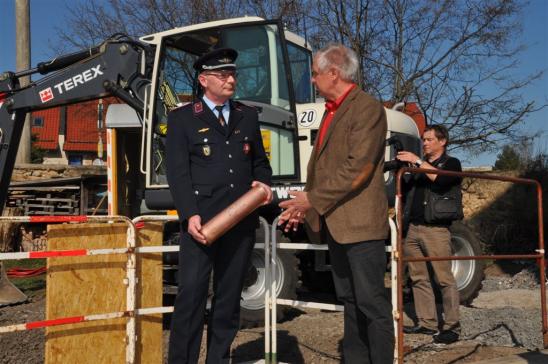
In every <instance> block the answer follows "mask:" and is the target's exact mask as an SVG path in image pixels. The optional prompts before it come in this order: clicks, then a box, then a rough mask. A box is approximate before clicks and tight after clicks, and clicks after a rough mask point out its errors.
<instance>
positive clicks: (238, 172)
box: [166, 100, 272, 229]
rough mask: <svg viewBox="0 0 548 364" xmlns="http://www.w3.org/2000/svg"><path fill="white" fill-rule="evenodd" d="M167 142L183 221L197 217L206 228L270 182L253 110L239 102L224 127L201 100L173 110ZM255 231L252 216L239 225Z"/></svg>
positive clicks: (175, 197)
mask: <svg viewBox="0 0 548 364" xmlns="http://www.w3.org/2000/svg"><path fill="white" fill-rule="evenodd" d="M166 143H167V146H166V158H167V179H168V183H169V187H170V191H171V195H172V196H173V201H174V203H175V207H176V208H177V212H178V214H179V218H180V220H181V222H185V221H186V220H187V219H188V218H189V217H190V216H192V215H200V216H201V218H202V224H204V223H206V222H207V221H208V220H209V219H211V218H212V217H213V216H215V215H216V214H217V213H219V212H220V211H221V210H223V209H224V208H225V207H227V206H228V205H230V204H231V203H232V202H234V201H235V200H236V199H238V198H239V197H240V196H242V195H243V194H244V193H246V192H247V191H248V190H249V189H250V188H251V182H252V181H254V180H257V181H260V182H263V183H265V184H268V185H270V183H271V176H272V169H271V168H270V164H269V161H268V158H267V157H266V154H265V151H264V147H263V143H262V137H261V132H260V129H259V122H258V116H257V111H256V110H255V109H254V108H252V107H249V106H246V105H244V104H242V103H239V102H232V101H231V102H230V119H229V120H228V127H226V128H225V127H223V126H221V125H220V124H219V121H218V119H217V118H216V116H215V114H214V113H213V111H211V110H210V109H209V108H208V107H207V105H206V104H205V103H204V102H202V101H201V100H199V101H197V102H194V103H191V104H188V105H185V106H182V107H180V108H178V109H175V110H173V111H171V112H170V114H169V116H168V132H167V142H166ZM256 226H258V214H257V213H256V212H255V213H253V214H251V215H250V216H248V217H247V218H246V219H244V220H243V221H242V222H241V223H240V224H238V225H237V227H238V228H245V229H254V228H255V227H256Z"/></svg>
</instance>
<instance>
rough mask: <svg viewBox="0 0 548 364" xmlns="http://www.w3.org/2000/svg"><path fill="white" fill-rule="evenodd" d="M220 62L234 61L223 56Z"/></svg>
mask: <svg viewBox="0 0 548 364" xmlns="http://www.w3.org/2000/svg"><path fill="white" fill-rule="evenodd" d="M219 63H232V59H231V58H228V57H225V58H221V59H219Z"/></svg>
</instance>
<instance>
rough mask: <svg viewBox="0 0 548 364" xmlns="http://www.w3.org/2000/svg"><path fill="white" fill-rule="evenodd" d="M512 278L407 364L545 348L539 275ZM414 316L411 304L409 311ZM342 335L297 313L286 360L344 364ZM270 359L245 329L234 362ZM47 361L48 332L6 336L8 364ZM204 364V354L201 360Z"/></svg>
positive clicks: (409, 347)
mask: <svg viewBox="0 0 548 364" xmlns="http://www.w3.org/2000/svg"><path fill="white" fill-rule="evenodd" d="M493 267H495V268H493ZM507 271H508V270H507V269H501V268H498V267H497V266H491V267H489V268H488V269H487V270H486V276H487V278H486V279H485V281H484V282H483V289H482V291H481V292H480V294H479V295H478V297H477V298H476V299H475V300H474V301H473V302H472V304H471V305H470V306H469V307H465V306H461V325H462V332H461V340H460V341H459V342H457V343H455V344H451V345H438V344H434V343H432V338H431V337H430V336H426V335H406V336H405V347H406V356H405V362H406V363H421V364H422V363H432V364H434V363H436V364H437V363H469V362H474V361H478V360H483V359H490V358H497V357H502V356H506V355H510V354H515V353H520V352H526V351H531V350H538V349H541V348H542V334H541V315H540V293H539V283H538V282H539V280H538V275H535V272H536V270H535V269H534V268H531V267H530V266H519V267H517V268H516V267H514V268H513V270H512V271H511V272H510V273H507ZM44 302H45V299H44V291H40V292H39V293H37V294H35V295H34V296H33V297H31V302H30V303H27V304H22V305H18V306H13V307H4V308H0V326H4V325H8V324H11V323H23V322H27V321H35V320H40V319H43V317H44ZM411 310H412V304H411V303H409V304H407V306H406V311H408V312H409V311H411ZM407 320H408V321H407V322H410V321H409V319H408V318H407ZM342 329H343V327H342V314H341V313H332V312H321V311H318V310H312V309H310V310H295V309H294V310H291V311H290V314H289V316H288V318H287V319H286V320H285V321H284V322H282V323H280V324H279V325H278V335H277V337H278V350H277V352H278V359H279V360H280V361H283V362H288V363H338V362H340V357H341V355H340V340H341V338H342ZM168 336H169V332H167V331H165V332H164V341H165V342H166V343H167V340H168ZM204 338H205V334H204ZM202 346H203V347H205V345H202ZM165 347H167V345H164V348H165ZM202 354H203V353H202ZM263 356H264V331H263V329H262V328H255V329H245V330H241V331H240V332H239V333H238V335H237V337H236V339H235V341H234V345H233V349H232V358H233V362H234V363H242V362H246V361H252V360H258V359H262V358H263ZM43 358H44V333H43V330H32V331H30V332H16V333H10V334H1V335H0V363H6V364H7V363H9V364H17V363H25V364H27V363H30V364H33V363H42V362H43ZM203 361H204V355H202V356H201V359H200V362H201V363H203Z"/></svg>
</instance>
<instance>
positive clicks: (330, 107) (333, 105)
mask: <svg viewBox="0 0 548 364" xmlns="http://www.w3.org/2000/svg"><path fill="white" fill-rule="evenodd" d="M354 87H356V84H352V85H350V86H349V87H348V89H347V90H346V91H345V92H344V93H343V94H342V95H341V96H340V97H339V98H338V99H337V100H335V101H327V102H326V103H325V111H326V114H325V118H324V120H323V122H322V125H321V127H320V133H319V135H318V140H317V143H318V144H317V146H318V152H319V151H320V148H319V147H321V146H322V143H323V140H324V138H325V134H326V133H327V130H329V125H331V122H332V121H333V117H334V116H335V113H336V112H337V109H338V108H339V106H341V104H342V103H343V101H344V99H346V96H348V94H349V93H350V91H352V90H353V89H354Z"/></svg>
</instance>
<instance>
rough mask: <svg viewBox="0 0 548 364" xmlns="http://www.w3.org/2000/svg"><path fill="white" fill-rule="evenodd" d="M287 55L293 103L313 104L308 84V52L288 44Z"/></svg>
mask: <svg viewBox="0 0 548 364" xmlns="http://www.w3.org/2000/svg"><path fill="white" fill-rule="evenodd" d="M287 53H288V54H289V63H291V78H292V79H293V89H294V90H295V102H297V103H298V104H306V103H310V102H314V94H313V91H312V84H311V82H310V74H311V69H310V68H311V63H312V62H311V60H310V58H311V55H310V51H308V50H307V49H304V48H301V47H299V46H297V45H295V44H293V43H289V42H288V43H287Z"/></svg>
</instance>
